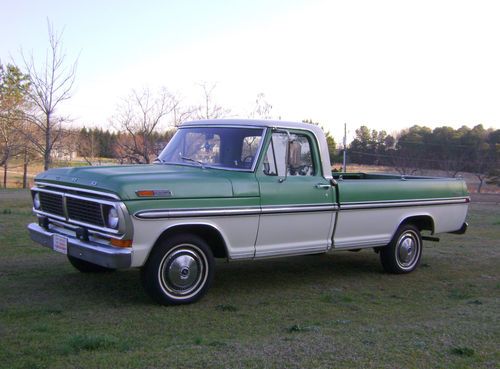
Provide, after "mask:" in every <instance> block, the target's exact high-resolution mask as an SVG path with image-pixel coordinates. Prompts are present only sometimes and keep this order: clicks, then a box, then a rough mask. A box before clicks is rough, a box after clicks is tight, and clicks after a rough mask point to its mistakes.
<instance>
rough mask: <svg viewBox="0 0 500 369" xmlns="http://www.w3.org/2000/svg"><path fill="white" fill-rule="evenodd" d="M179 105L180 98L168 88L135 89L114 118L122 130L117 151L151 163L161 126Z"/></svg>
mask: <svg viewBox="0 0 500 369" xmlns="http://www.w3.org/2000/svg"><path fill="white" fill-rule="evenodd" d="M177 106H178V101H177V99H175V97H174V96H173V95H172V94H170V93H169V92H168V91H167V90H166V89H165V88H162V89H160V91H159V92H158V93H157V94H153V93H152V92H151V91H150V90H149V89H148V88H145V89H143V90H142V91H140V92H138V91H136V90H132V92H131V94H130V95H129V96H128V98H126V99H124V100H123V101H122V103H121V105H119V107H118V109H117V113H116V115H115V116H114V117H113V118H112V119H111V123H112V125H113V126H114V127H115V128H116V129H118V130H119V131H120V132H121V134H120V135H119V136H118V137H117V146H118V147H117V148H116V149H115V152H116V154H117V155H120V157H121V158H122V159H126V161H128V162H131V163H150V162H151V161H152V159H153V157H154V156H155V153H156V152H157V147H156V146H157V145H155V140H156V139H157V138H158V136H160V133H159V131H158V129H159V128H160V126H161V124H162V123H163V122H165V121H166V119H167V116H168V115H169V114H170V113H172V112H173V111H174V110H175V108H176V107H177Z"/></svg>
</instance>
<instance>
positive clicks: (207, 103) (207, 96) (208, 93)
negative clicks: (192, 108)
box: [195, 82, 231, 119]
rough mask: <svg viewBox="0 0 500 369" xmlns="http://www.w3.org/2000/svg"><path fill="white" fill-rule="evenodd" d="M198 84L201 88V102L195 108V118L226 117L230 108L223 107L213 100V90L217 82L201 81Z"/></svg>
mask: <svg viewBox="0 0 500 369" xmlns="http://www.w3.org/2000/svg"><path fill="white" fill-rule="evenodd" d="M199 86H200V87H201V89H202V90H203V104H202V105H200V106H199V107H198V108H197V110H196V114H195V116H196V118H197V119H217V118H224V117H227V116H228V115H229V113H230V112H231V109H225V108H223V107H222V106H220V105H217V103H216V102H215V98H214V90H215V88H216V87H217V84H216V83H212V84H209V83H207V82H202V83H200V84H199Z"/></svg>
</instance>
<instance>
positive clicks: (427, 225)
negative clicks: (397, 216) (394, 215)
mask: <svg viewBox="0 0 500 369" xmlns="http://www.w3.org/2000/svg"><path fill="white" fill-rule="evenodd" d="M401 224H413V225H415V226H416V227H417V228H418V229H419V230H420V231H422V230H427V231H430V232H431V234H434V220H433V219H432V217H430V216H429V215H419V216H414V217H409V218H406V219H405V220H403V221H402V222H401Z"/></svg>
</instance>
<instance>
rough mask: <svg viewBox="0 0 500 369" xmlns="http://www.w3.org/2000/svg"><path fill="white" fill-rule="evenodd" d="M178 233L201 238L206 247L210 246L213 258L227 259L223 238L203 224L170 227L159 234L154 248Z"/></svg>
mask: <svg viewBox="0 0 500 369" xmlns="http://www.w3.org/2000/svg"><path fill="white" fill-rule="evenodd" d="M180 233H189V234H194V235H196V236H198V237H201V238H203V240H205V242H206V243H207V244H208V246H210V249H211V250H212V252H213V254H214V257H216V258H227V256H228V255H227V249H226V242H225V241H224V238H223V237H222V235H221V234H220V233H219V231H218V230H217V229H215V228H213V227H211V226H209V225H205V224H192V225H191V224H186V225H178V226H174V227H171V228H169V229H167V230H166V231H164V232H163V233H162V234H161V236H160V237H159V238H158V240H157V241H156V243H155V246H156V245H157V244H159V243H160V242H162V241H163V240H164V239H166V238H168V237H172V236H173V235H176V234H180Z"/></svg>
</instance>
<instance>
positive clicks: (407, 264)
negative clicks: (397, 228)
mask: <svg viewBox="0 0 500 369" xmlns="http://www.w3.org/2000/svg"><path fill="white" fill-rule="evenodd" d="M419 252H420V244H419V239H418V237H417V235H415V234H414V233H413V232H407V233H404V234H403V235H401V237H400V238H399V242H398V246H397V249H396V258H397V262H398V264H399V265H400V266H401V267H402V268H411V267H412V266H413V265H414V264H415V263H416V262H417V260H418V255H419Z"/></svg>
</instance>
